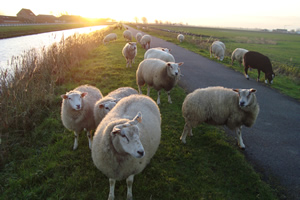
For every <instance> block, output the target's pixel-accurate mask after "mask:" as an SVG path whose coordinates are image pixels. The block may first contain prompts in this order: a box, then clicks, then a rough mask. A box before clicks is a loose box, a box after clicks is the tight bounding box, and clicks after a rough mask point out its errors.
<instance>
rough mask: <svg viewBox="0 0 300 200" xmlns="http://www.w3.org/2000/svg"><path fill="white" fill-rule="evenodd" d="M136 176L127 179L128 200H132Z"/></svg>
mask: <svg viewBox="0 0 300 200" xmlns="http://www.w3.org/2000/svg"><path fill="white" fill-rule="evenodd" d="M133 178H134V175H130V176H129V177H128V178H127V179H126V183H127V200H132V184H133Z"/></svg>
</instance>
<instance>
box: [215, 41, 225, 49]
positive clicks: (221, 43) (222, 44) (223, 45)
mask: <svg viewBox="0 0 300 200" xmlns="http://www.w3.org/2000/svg"><path fill="white" fill-rule="evenodd" d="M212 44H219V45H221V46H222V47H223V49H224V51H225V50H226V47H225V44H224V43H223V42H221V41H219V40H216V41H214V42H213V43H212Z"/></svg>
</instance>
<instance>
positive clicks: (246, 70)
mask: <svg viewBox="0 0 300 200" xmlns="http://www.w3.org/2000/svg"><path fill="white" fill-rule="evenodd" d="M245 76H246V79H248V80H249V76H248V67H245Z"/></svg>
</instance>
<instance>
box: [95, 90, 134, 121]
mask: <svg viewBox="0 0 300 200" xmlns="http://www.w3.org/2000/svg"><path fill="white" fill-rule="evenodd" d="M132 94H138V92H137V91H136V90H135V89H133V88H131V87H121V88H118V89H116V90H114V91H111V92H110V93H108V95H106V96H105V97H103V98H102V99H100V100H99V101H97V102H96V103H95V106H94V119H95V123H96V126H98V125H99V124H100V122H101V120H102V119H103V118H104V117H105V115H106V114H107V113H108V112H109V111H110V110H111V109H112V108H113V107H114V106H115V105H116V104H117V103H118V101H120V100H121V99H122V98H124V97H127V96H129V95H132Z"/></svg>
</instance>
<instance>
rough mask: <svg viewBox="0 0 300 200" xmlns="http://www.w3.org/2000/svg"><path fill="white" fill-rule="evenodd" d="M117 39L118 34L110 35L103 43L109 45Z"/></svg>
mask: <svg viewBox="0 0 300 200" xmlns="http://www.w3.org/2000/svg"><path fill="white" fill-rule="evenodd" d="M116 39H117V34H115V33H110V34H108V35H106V36H105V37H104V39H103V43H104V44H106V43H109V42H110V41H113V40H116Z"/></svg>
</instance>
